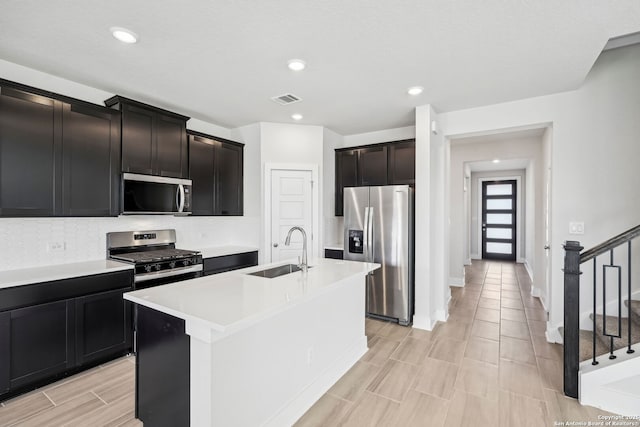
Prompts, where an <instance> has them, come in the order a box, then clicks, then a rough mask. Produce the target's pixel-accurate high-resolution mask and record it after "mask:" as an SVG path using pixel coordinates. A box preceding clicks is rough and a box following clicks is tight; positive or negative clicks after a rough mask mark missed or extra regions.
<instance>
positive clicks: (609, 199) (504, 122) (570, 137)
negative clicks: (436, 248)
mask: <svg viewBox="0 0 640 427" xmlns="http://www.w3.org/2000/svg"><path fill="white" fill-rule="evenodd" d="M639 76H640V45H636V46H629V47H626V48H620V49H615V50H610V51H607V52H604V53H603V54H602V55H601V56H600V57H599V58H598V60H597V61H596V63H595V64H594V66H593V69H592V70H591V71H590V73H589V74H588V76H587V77H586V80H585V82H584V84H583V85H582V86H581V87H580V88H579V89H578V90H575V91H571V92H564V93H559V94H554V95H549V96H541V97H536V98H530V99H524V100H521V101H515V102H509V103H503V104H496V105H490V106H486V107H480V108H473V109H468V110H461V111H454V112H449V113H443V114H440V115H439V116H438V120H439V122H440V125H441V129H442V131H443V133H444V134H445V135H447V136H448V137H452V136H455V135H465V134H473V133H486V132H489V131H494V130H496V129H511V128H513V129H515V128H521V127H525V126H533V127H537V126H540V125H544V124H548V123H552V125H553V142H552V144H550V145H551V158H552V159H553V163H552V179H551V205H552V207H553V209H552V222H551V224H552V232H551V239H550V246H551V253H550V256H551V268H552V273H551V278H552V283H551V292H550V295H549V301H550V304H551V307H550V323H549V330H550V331H552V330H555V328H556V327H557V326H558V325H560V324H562V322H563V307H562V303H563V275H562V270H561V269H562V263H563V250H562V243H563V242H564V241H565V240H580V241H581V243H583V245H584V246H585V247H587V248H588V247H592V246H594V245H596V244H598V243H600V242H602V241H604V240H606V239H607V238H609V237H611V236H613V235H615V234H617V233H619V232H622V231H624V230H626V229H628V228H631V227H633V226H635V225H638V223H639V222H640V218H639V217H638V212H640V192H639V191H638V190H637V186H636V184H637V182H638V166H637V161H638V159H639V158H640V143H639V138H640V120H638V117H640V102H638V100H639V99H640V77H639ZM570 221H584V223H585V234H584V235H583V236H572V235H570V234H569V233H568V225H569V222H570ZM442 224H443V225H444V223H442ZM584 276H587V274H585V275H584ZM583 280H584V279H583Z"/></svg>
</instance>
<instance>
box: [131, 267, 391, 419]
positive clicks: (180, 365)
mask: <svg viewBox="0 0 640 427" xmlns="http://www.w3.org/2000/svg"><path fill="white" fill-rule="evenodd" d="M279 264H284V263H276V264H270V265H261V266H257V267H251V268H246V269H243V270H236V271H232V272H228V273H223V274H218V275H214V276H207V277H202V278H198V279H192V280H188V281H184V282H179V283H175V284H171V285H165V286H158V287H155V288H149V289H143V290H139V291H135V292H130V293H127V294H125V296H124V298H125V299H127V300H129V301H132V302H134V303H136V304H137V306H136V309H137V318H138V320H137V360H136V365H137V366H136V416H137V417H138V418H140V419H141V420H142V421H143V422H144V423H145V424H148V425H154V426H161V425H191V426H259V425H273V426H284V425H291V424H293V423H294V422H295V421H296V420H297V419H298V418H299V417H300V416H302V415H303V414H304V412H305V411H306V410H307V409H308V408H309V407H311V406H312V405H313V403H314V402H315V401H316V400H317V399H318V398H320V396H322V394H323V393H324V392H326V391H327V390H328V389H329V388H330V387H331V385H333V384H334V383H335V382H336V381H337V380H338V379H339V378H340V377H341V376H342V375H343V374H344V373H345V372H346V371H347V370H348V369H349V368H350V367H351V366H353V364H354V363H355V362H356V361H357V360H358V359H359V358H360V357H361V356H362V355H363V354H364V353H365V352H366V351H367V339H366V336H365V332H364V314H365V280H364V276H365V275H366V274H367V273H369V272H370V271H373V270H375V269H376V268H378V267H379V265H378V264H372V263H360V262H353V261H342V260H332V259H314V260H312V261H311V262H310V265H311V266H312V267H311V268H309V270H308V271H307V272H303V271H297V272H293V273H290V274H285V275H283V276H280V277H275V278H266V277H258V276H255V275H251V274H250V273H252V272H256V271H260V270H264V269H266V268H269V267H272V266H276V265H279Z"/></svg>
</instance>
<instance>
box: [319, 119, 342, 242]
mask: <svg viewBox="0 0 640 427" xmlns="http://www.w3.org/2000/svg"><path fill="white" fill-rule="evenodd" d="M323 140H324V141H323V158H322V163H323V165H322V170H323V174H324V179H323V187H324V191H323V199H324V215H323V217H324V218H323V220H324V221H323V229H324V230H323V233H322V236H323V237H324V243H323V245H335V244H339V245H341V244H342V229H343V226H344V217H342V216H335V207H336V198H335V194H336V156H335V149H336V148H340V147H342V144H343V137H342V135H338V134H337V133H335V132H333V131H331V130H329V129H327V128H324V135H323Z"/></svg>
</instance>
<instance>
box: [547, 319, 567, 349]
mask: <svg viewBox="0 0 640 427" xmlns="http://www.w3.org/2000/svg"><path fill="white" fill-rule="evenodd" d="M560 326H562V324H559V325H557V326H555V327H551V328H550V327H549V323H547V331H546V332H545V333H544V335H545V338H546V339H547V342H553V343H557V344H563V343H564V340H563V339H562V335H560V329H559V328H560Z"/></svg>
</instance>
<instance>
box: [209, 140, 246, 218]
mask: <svg viewBox="0 0 640 427" xmlns="http://www.w3.org/2000/svg"><path fill="white" fill-rule="evenodd" d="M243 149H244V147H243V146H242V145H239V144H231V143H226V142H222V143H220V145H218V146H217V147H216V209H215V215H242V214H243V208H244V204H243V151H244V150H243Z"/></svg>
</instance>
